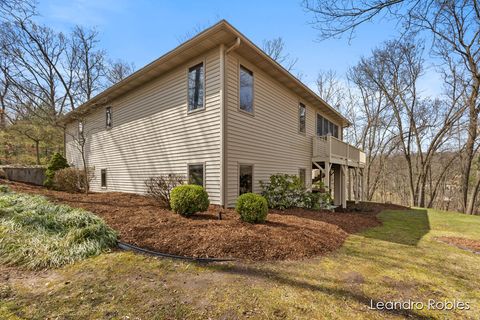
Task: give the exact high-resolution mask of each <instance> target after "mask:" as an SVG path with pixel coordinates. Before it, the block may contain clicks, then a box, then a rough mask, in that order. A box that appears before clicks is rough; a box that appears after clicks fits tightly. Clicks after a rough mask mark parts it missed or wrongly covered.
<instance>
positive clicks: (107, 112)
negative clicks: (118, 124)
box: [105, 107, 113, 128]
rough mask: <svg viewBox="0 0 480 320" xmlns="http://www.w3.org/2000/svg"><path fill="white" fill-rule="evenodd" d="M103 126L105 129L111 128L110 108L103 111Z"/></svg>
mask: <svg viewBox="0 0 480 320" xmlns="http://www.w3.org/2000/svg"><path fill="white" fill-rule="evenodd" d="M105 125H106V127H107V128H111V127H112V125H113V123H112V107H107V108H106V109H105Z"/></svg>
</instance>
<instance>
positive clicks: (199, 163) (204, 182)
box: [187, 162, 207, 188]
mask: <svg viewBox="0 0 480 320" xmlns="http://www.w3.org/2000/svg"><path fill="white" fill-rule="evenodd" d="M198 165H201V166H202V167H203V185H202V187H204V188H206V185H207V181H206V176H207V174H206V173H207V169H206V168H207V166H206V163H205V162H189V163H187V182H188V184H191V183H190V166H198Z"/></svg>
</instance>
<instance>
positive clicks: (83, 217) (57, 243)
mask: <svg viewBox="0 0 480 320" xmlns="http://www.w3.org/2000/svg"><path fill="white" fill-rule="evenodd" d="M0 239H1V240H0V252H1V253H2V254H1V255H0V263H3V264H6V265H16V266H22V267H24V268H27V269H44V268H50V267H60V266H62V265H65V264H69V263H72V262H75V261H78V260H81V259H84V258H87V257H89V256H93V255H97V254H100V253H101V252H103V251H105V250H107V249H108V248H110V247H112V246H114V245H115V244H116V242H117V236H116V233H115V231H113V230H112V229H111V228H109V227H108V226H107V225H106V224H105V222H104V221H103V220H102V219H100V218H99V217H97V216H95V215H94V214H92V213H90V212H88V211H85V210H83V209H74V208H71V207H69V206H66V205H57V204H53V203H51V202H49V201H48V200H47V199H46V198H44V197H41V196H32V195H26V194H17V193H7V194H1V195H0Z"/></svg>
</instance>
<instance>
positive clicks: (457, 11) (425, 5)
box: [303, 0, 480, 213]
mask: <svg viewBox="0 0 480 320" xmlns="http://www.w3.org/2000/svg"><path fill="white" fill-rule="evenodd" d="M303 5H304V7H305V8H306V9H307V10H308V11H310V12H311V13H312V14H313V17H314V18H313V21H312V22H313V25H314V27H315V28H317V29H318V30H319V38H320V39H326V38H331V37H338V36H341V35H343V34H349V36H350V37H351V36H352V35H353V33H354V31H355V30H356V28H358V27H359V26H360V25H362V24H364V23H366V22H369V21H373V20H374V19H376V18H380V17H382V16H383V17H388V18H390V19H392V18H393V19H396V21H397V22H398V24H399V25H401V26H403V29H401V31H402V33H403V34H405V33H406V32H408V31H410V30H413V31H419V32H424V33H425V34H427V35H428V36H429V37H430V38H431V39H432V40H433V41H432V47H431V48H432V52H433V53H434V54H437V55H438V56H439V57H440V59H442V60H443V62H444V64H445V65H447V66H448V67H447V68H446V69H444V72H446V73H449V72H450V80H452V81H455V82H457V83H456V84H455V86H456V88H457V89H458V88H459V87H462V86H463V88H462V89H460V92H462V96H463V98H462V99H461V100H463V104H464V105H465V107H466V110H465V114H464V118H465V119H467V123H466V125H465V129H464V133H465V134H464V136H465V139H464V146H462V147H461V148H462V150H463V152H462V163H463V168H462V174H461V176H462V178H461V180H462V183H461V189H462V196H461V197H462V210H463V211H464V212H466V213H472V212H473V210H474V207H475V205H476V203H477V201H478V194H479V192H480V178H479V177H478V176H479V175H480V174H479V173H478V170H477V169H476V167H475V165H474V164H475V161H476V159H477V158H478V135H479V132H478V121H479V114H480V107H479V102H478V99H479V87H480V70H479V63H480V60H479V59H480V4H479V3H478V1H477V0H460V1H451V0H426V1H416V0H365V1H361V2H358V1H354V0H339V1H337V0H335V1H334V0H326V1H323V0H322V1H320V0H312V1H310V0H305V1H304V2H303ZM452 66H454V68H452ZM447 85H449V84H448V83H447ZM450 85H451V84H450Z"/></svg>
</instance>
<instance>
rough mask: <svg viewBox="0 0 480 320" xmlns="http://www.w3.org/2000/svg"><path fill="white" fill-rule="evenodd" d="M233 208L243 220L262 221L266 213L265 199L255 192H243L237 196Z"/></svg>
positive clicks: (266, 204)
mask: <svg viewBox="0 0 480 320" xmlns="http://www.w3.org/2000/svg"><path fill="white" fill-rule="evenodd" d="M235 210H236V211H237V212H238V213H239V214H240V219H242V220H243V221H245V222H250V223H259V222H264V221H265V219H266V218H267V214H268V203H267V200H266V199H265V198H264V197H262V196H261V195H258V194H255V193H244V194H242V195H241V196H240V197H238V198H237V205H236V207H235Z"/></svg>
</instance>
